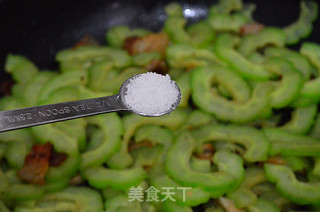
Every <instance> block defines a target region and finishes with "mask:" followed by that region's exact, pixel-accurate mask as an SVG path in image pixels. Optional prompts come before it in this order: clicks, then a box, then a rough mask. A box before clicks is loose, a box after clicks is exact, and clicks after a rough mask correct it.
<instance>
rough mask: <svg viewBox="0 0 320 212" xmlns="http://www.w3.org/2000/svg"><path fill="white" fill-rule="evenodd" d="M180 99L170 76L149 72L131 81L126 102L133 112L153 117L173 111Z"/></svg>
mask: <svg viewBox="0 0 320 212" xmlns="http://www.w3.org/2000/svg"><path fill="white" fill-rule="evenodd" d="M178 98H179V91H178V89H177V88H176V86H175V82H174V81H172V80H171V78H170V76H169V75H168V74H167V75H166V76H164V75H161V74H157V73H152V72H147V73H145V74H140V75H137V76H135V77H133V78H132V79H130V81H129V83H128V85H127V92H126V95H125V96H124V101H125V103H126V105H127V106H128V107H129V108H130V109H131V110H133V111H135V112H138V113H143V114H145V115H150V116H152V115H156V114H162V113H163V112H166V111H168V110H170V109H172V108H173V106H174V103H176V101H177V100H178Z"/></svg>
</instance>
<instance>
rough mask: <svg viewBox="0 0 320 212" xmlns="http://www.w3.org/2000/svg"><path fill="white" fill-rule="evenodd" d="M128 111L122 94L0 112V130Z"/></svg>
mask: <svg viewBox="0 0 320 212" xmlns="http://www.w3.org/2000/svg"><path fill="white" fill-rule="evenodd" d="M116 111H128V109H127V108H126V107H125V106H123V105H122V103H121V99H120V95H119V94H116V95H113V96H106V97H99V98H94V99H85V100H78V101H72V102H63V103H58V104H51V105H43V106H36V107H29V108H23V109H17V110H7V111H1V112H0V132H5V131H9V130H16V129H21V128H25V127H32V126H37V125H42V124H49V123H54V122H58V121H66V120H70V119H76V118H82V117H86V116H92V115H97V114H102V113H109V112H116Z"/></svg>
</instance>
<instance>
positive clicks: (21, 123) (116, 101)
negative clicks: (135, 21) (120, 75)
mask: <svg viewBox="0 0 320 212" xmlns="http://www.w3.org/2000/svg"><path fill="white" fill-rule="evenodd" d="M134 77H137V75H136V76H134ZM134 77H131V78H129V79H127V80H126V81H125V82H124V83H123V84H122V85H121V87H120V92H119V93H118V94H115V95H113V96H105V97H99V98H93V99H84V100H78V101H71V102H63V103H57V104H50V105H43V106H36V107H29V108H23V109H16V110H6V111H0V132H5V131H9V130H16V129H21V128H26V127H33V126H37V125H42V124H50V123H54V122H59V121H67V120H70V119H76V118H83V117H87V116H93V115H98V114H103V113H110V112H118V111H128V112H132V113H135V114H138V115H141V116H149V117H156V116H162V115H165V114H169V113H171V112H172V111H173V110H175V109H176V108H177V106H178V105H179V103H180V100H181V92H180V89H179V87H178V85H177V84H176V83H175V87H176V89H177V90H178V94H179V95H178V98H177V101H176V102H175V103H174V104H173V105H172V107H171V108H170V109H169V110H167V111H164V112H162V113H158V114H151V115H150V114H145V113H143V112H138V111H134V110H131V109H129V107H128V106H127V105H126V102H125V101H124V96H125V95H126V91H127V85H128V84H129V81H130V79H132V78H134Z"/></svg>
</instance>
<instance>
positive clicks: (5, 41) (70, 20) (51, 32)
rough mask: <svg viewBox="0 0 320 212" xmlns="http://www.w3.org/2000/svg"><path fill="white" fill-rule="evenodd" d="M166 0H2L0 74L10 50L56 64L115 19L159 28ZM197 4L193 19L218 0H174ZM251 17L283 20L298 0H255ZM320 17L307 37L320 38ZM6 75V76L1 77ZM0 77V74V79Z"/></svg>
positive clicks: (292, 14)
mask: <svg viewBox="0 0 320 212" xmlns="http://www.w3.org/2000/svg"><path fill="white" fill-rule="evenodd" d="M168 2H169V0H156V1H154V0H140V1H133V0H115V1H111V0H109V1H101V0H99V1H94V0H91V1H88V0H78V1H72V0H64V1H61V0H58V1H57V0H45V1H43V0H25V1H22V0H21V1H17V0H0V38H1V39H0V77H1V78H2V79H3V78H4V75H3V69H4V61H5V58H6V55H7V54H8V53H14V54H22V55H25V56H27V57H28V58H29V59H31V60H32V61H33V62H34V63H35V64H36V65H37V66H38V67H40V68H41V69H57V64H55V61H54V55H55V53H56V52H57V51H59V50H61V49H64V48H68V47H71V46H73V45H74V44H75V43H76V42H77V41H79V40H80V39H81V38H82V37H83V36H84V35H86V34H90V35H92V36H93V37H94V38H96V39H97V40H98V41H99V42H100V43H105V38H104V36H105V32H106V30H107V29H108V28H110V27H112V26H116V25H120V24H122V25H129V26H132V27H143V28H148V29H151V30H154V31H157V30H159V29H160V28H161V27H162V25H163V21H164V19H165V13H164V10H163V6H164V5H166V4H167V3H168ZM178 2H181V3H182V5H183V7H184V8H191V9H195V11H196V12H197V13H198V15H196V17H193V18H191V19H193V20H196V19H198V18H201V17H202V18H203V16H204V15H205V11H206V8H207V6H209V5H212V4H214V3H215V2H216V1H203V0H194V1H178ZM245 2H254V3H255V4H256V5H257V10H256V12H255V13H254V17H255V19H256V20H257V21H259V22H261V23H264V24H266V25H274V26H285V25H287V24H289V23H291V22H292V21H294V20H295V19H296V18H297V17H298V14H299V0H256V1H253V0H251V1H245ZM319 38H320V21H319V20H318V21H317V22H316V23H315V25H314V31H313V33H312V35H311V37H310V38H309V39H308V40H310V41H317V40H318V41H319V40H320V39H319ZM5 78H7V76H6V77H5ZM0 81H2V80H0Z"/></svg>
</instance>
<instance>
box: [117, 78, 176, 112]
mask: <svg viewBox="0 0 320 212" xmlns="http://www.w3.org/2000/svg"><path fill="white" fill-rule="evenodd" d="M136 77H139V75H135V76H133V77H131V78H129V79H127V80H126V81H125V82H124V83H123V84H122V85H121V87H120V91H119V96H120V99H121V103H122V104H123V106H124V107H126V108H128V110H129V111H131V112H132V113H135V114H137V115H140V116H146V117H157V116H163V115H166V114H170V113H171V112H172V111H174V110H175V109H176V108H177V107H178V105H179V104H180V101H181V91H180V88H179V86H178V85H177V83H176V82H175V81H173V80H171V82H173V83H174V87H175V89H176V90H177V91H178V97H177V100H176V101H175V102H174V103H173V104H172V106H171V107H170V109H168V110H165V111H163V112H161V113H154V114H147V113H144V112H141V111H137V110H134V109H132V108H131V107H130V106H128V104H127V103H126V101H125V98H124V97H125V95H126V94H127V90H128V89H127V87H128V84H129V83H130V81H131V80H133V79H134V78H136Z"/></svg>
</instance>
